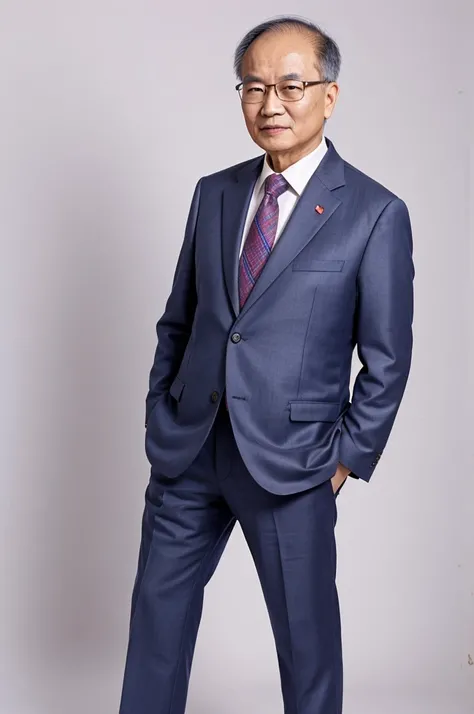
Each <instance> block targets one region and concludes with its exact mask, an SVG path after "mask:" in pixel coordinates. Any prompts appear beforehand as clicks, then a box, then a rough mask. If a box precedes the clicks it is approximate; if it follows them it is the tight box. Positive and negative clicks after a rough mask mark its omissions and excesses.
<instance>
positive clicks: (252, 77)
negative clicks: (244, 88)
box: [242, 72, 301, 84]
mask: <svg viewBox="0 0 474 714" xmlns="http://www.w3.org/2000/svg"><path fill="white" fill-rule="evenodd" d="M285 79H301V75H300V74H298V72H290V73H289V74H284V75H283V76H281V77H279V78H278V82H281V81H283V80H285ZM242 81H243V83H244V84H245V83H246V82H261V83H262V84H264V81H263V79H262V78H261V77H258V76H257V75H256V74H246V75H245V77H244V78H243V80H242Z"/></svg>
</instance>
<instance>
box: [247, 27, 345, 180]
mask: <svg viewBox="0 0 474 714" xmlns="http://www.w3.org/2000/svg"><path fill="white" fill-rule="evenodd" d="M316 65H317V58H316V54H315V50H314V46H313V43H312V40H311V39H310V37H309V36H308V35H307V34H305V33H303V32H299V31H286V32H268V33H264V34H263V35H261V36H260V37H259V38H258V39H257V40H255V41H254V42H253V43H252V44H251V45H250V47H249V49H248V50H247V52H246V53H245V55H244V57H243V62H242V81H243V82H244V83H247V82H248V80H249V78H250V77H252V78H253V79H255V78H258V79H259V80H260V81H261V82H263V83H264V84H273V83H275V82H278V81H279V80H281V79H283V78H284V77H285V76H286V75H289V74H291V75H292V78H293V79H299V80H301V81H314V80H319V79H324V77H321V75H320V71H319V70H318V69H317V68H316ZM338 91H339V90H338V86H337V84H335V83H334V82H331V83H330V84H320V85H315V86H310V87H306V88H305V90H304V96H303V98H302V99H300V100H298V101H294V102H288V101H282V100H281V99H279V98H278V97H277V95H276V93H275V88H274V87H271V88H268V89H267V92H266V94H265V96H264V97H263V101H262V102H261V103H259V104H248V103H245V102H243V103H242V111H243V113H244V118H245V123H246V125H247V129H248V131H249V134H250V136H251V137H252V139H253V140H254V141H255V143H256V144H258V146H260V147H261V148H262V149H264V150H265V151H266V152H267V153H268V154H269V156H270V159H271V162H272V164H273V169H274V170H276V171H283V170H284V169H285V168H287V167H288V166H290V165H291V164H293V163H295V161H298V160H299V159H301V158H302V157H303V156H305V155H306V154H308V153H309V152H310V151H312V150H313V149H314V148H316V147H317V146H318V144H319V143H320V141H321V138H322V134H323V126H324V119H325V118H326V119H327V118H329V117H330V116H331V114H332V111H333V108H334V105H335V102H336V99H337V94H338ZM270 127H281V128H280V129H273V131H272V129H271V128H270Z"/></svg>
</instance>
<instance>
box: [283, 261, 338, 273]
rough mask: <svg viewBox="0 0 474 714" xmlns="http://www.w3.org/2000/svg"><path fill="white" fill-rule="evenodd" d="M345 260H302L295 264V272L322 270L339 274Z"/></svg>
mask: <svg viewBox="0 0 474 714" xmlns="http://www.w3.org/2000/svg"><path fill="white" fill-rule="evenodd" d="M345 262H346V261H345V260H311V259H306V260H305V259H304V258H300V260H295V262H294V263H293V270H321V271H330V272H333V273H334V272H337V273H339V272H340V271H341V270H342V268H343V267H344V263H345Z"/></svg>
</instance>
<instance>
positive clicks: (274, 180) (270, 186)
mask: <svg viewBox="0 0 474 714" xmlns="http://www.w3.org/2000/svg"><path fill="white" fill-rule="evenodd" d="M287 189H288V181H287V180H286V179H285V177H284V176H282V174H270V176H267V178H266V179H265V193H269V194H270V195H271V196H274V198H278V196H281V194H282V193H285V191H286V190H287Z"/></svg>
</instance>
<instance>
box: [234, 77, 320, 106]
mask: <svg viewBox="0 0 474 714" xmlns="http://www.w3.org/2000/svg"><path fill="white" fill-rule="evenodd" d="M292 81H294V82H301V83H302V85H303V94H302V95H301V97H299V99H282V98H281V97H280V95H279V94H278V92H277V84H282V83H283V82H292ZM328 83H329V79H318V80H313V81H310V82H303V81H302V80H301V79H295V80H291V79H282V80H281V81H280V82H275V83H274V84H263V82H260V84H263V86H264V87H265V90H266V91H265V94H264V95H263V97H262V102H263V100H264V99H265V97H266V95H267V88H268V87H275V94H276V95H277V97H278V99H279V100H280V101H281V102H301V100H302V99H303V97H304V92H305V89H306V87H313V86H315V85H316V84H328ZM245 84H246V82H239V83H238V84H236V85H235V89H236V90H237V91H238V92H239V97H240V101H241V102H243V103H244V104H260V101H258V102H244V100H243V99H242V96H241V94H240V90H241V89H242V88H243V87H244V85H245ZM248 84H250V82H249V83H248Z"/></svg>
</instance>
